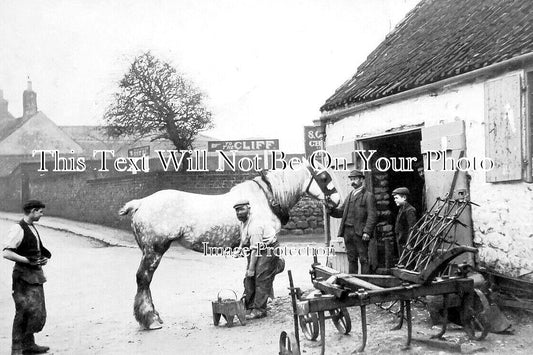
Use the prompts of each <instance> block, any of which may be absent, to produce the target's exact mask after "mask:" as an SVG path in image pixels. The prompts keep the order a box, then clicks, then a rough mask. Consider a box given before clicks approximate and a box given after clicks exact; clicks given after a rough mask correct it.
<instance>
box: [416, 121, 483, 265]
mask: <svg viewBox="0 0 533 355" xmlns="http://www.w3.org/2000/svg"><path fill="white" fill-rule="evenodd" d="M420 145H421V150H422V154H423V155H424V178H425V185H426V204H427V206H428V209H429V208H431V206H433V204H434V203H435V200H436V198H437V197H441V198H444V197H445V196H446V194H447V193H449V191H450V187H451V185H452V181H453V179H454V174H455V171H445V170H444V157H443V158H441V160H440V161H438V162H432V163H431V166H430V167H431V170H429V168H430V167H429V166H428V154H429V153H428V151H440V152H441V153H442V154H443V155H444V154H446V157H450V158H453V159H454V160H455V161H457V160H458V159H459V157H460V156H461V154H464V156H466V157H468V154H467V152H466V139H465V124H464V121H456V122H452V123H447V124H443V125H437V126H430V127H424V128H422V141H421V143H420ZM435 158H436V155H435ZM469 194H470V190H469V183H468V176H467V174H466V172H462V171H458V175H457V179H456V182H455V188H454V190H453V198H462V197H467V198H469ZM470 200H472V201H473V202H475V196H474V197H472V198H471V199H470ZM459 221H460V222H462V223H463V224H464V225H465V226H466V227H464V226H461V225H460V224H456V226H455V227H453V228H452V230H451V231H450V233H455V234H456V240H457V242H458V243H459V244H462V245H467V246H472V245H473V229H472V211H471V208H470V207H469V206H468V207H467V208H466V209H465V210H464V211H463V213H462V215H461V217H460V218H459ZM464 255H465V256H460V257H459V260H455V261H454V262H458V263H461V262H468V263H470V264H473V261H474V259H473V255H472V254H470V253H467V254H464Z"/></svg>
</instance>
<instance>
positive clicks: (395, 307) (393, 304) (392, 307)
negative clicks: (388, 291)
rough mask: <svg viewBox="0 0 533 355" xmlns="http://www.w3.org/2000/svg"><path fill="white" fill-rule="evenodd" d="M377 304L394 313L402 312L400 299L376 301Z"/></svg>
mask: <svg viewBox="0 0 533 355" xmlns="http://www.w3.org/2000/svg"><path fill="white" fill-rule="evenodd" d="M376 306H378V307H379V308H381V309H382V310H384V311H386V312H389V313H392V314H394V315H399V314H400V301H398V300H396V301H389V302H381V303H376Z"/></svg>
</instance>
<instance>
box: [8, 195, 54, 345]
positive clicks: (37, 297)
mask: <svg viewBox="0 0 533 355" xmlns="http://www.w3.org/2000/svg"><path fill="white" fill-rule="evenodd" d="M44 207H45V205H44V203H42V202H41V201H38V200H29V201H27V202H26V203H25V204H24V205H23V207H22V209H23V211H24V217H23V218H22V219H21V220H20V221H19V222H18V223H17V224H15V225H13V227H12V228H11V229H10V231H9V234H8V236H7V243H6V244H5V246H4V248H3V256H4V258H6V259H8V260H11V261H14V262H15V266H14V268H13V300H14V301H15V319H14V321H13V333H12V346H11V353H12V354H28V353H35V354H38V353H45V352H47V351H48V350H49V348H48V347H47V346H40V345H37V344H35V338H34V335H33V334H34V333H38V332H40V331H41V330H42V329H43V327H44V324H45V322H46V308H45V303H44V289H43V283H45V282H46V278H45V276H44V273H43V269H42V266H43V265H46V263H47V262H48V259H50V257H51V254H50V252H49V251H48V249H46V248H45V247H44V246H43V243H42V241H41V236H40V235H39V232H38V231H37V229H36V228H35V225H34V222H37V221H38V220H39V219H40V218H41V216H42V215H43V209H44Z"/></svg>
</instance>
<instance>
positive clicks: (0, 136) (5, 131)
mask: <svg viewBox="0 0 533 355" xmlns="http://www.w3.org/2000/svg"><path fill="white" fill-rule="evenodd" d="M32 117H33V116H27V117H20V118H15V119H12V120H2V121H0V142H1V141H3V140H4V139H6V138H7V137H9V136H10V135H11V134H13V132H15V131H16V130H17V129H19V128H20V127H22V126H23V125H24V124H25V123H26V122H28V121H29V120H30V119H31V118H32Z"/></svg>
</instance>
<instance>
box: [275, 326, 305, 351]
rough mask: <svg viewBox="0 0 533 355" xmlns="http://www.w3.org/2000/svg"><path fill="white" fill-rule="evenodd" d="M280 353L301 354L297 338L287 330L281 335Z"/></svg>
mask: <svg viewBox="0 0 533 355" xmlns="http://www.w3.org/2000/svg"><path fill="white" fill-rule="evenodd" d="M279 355H300V349H298V343H297V342H296V339H294V337H293V336H292V335H290V334H287V332H285V331H283V332H281V334H280V336H279Z"/></svg>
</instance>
